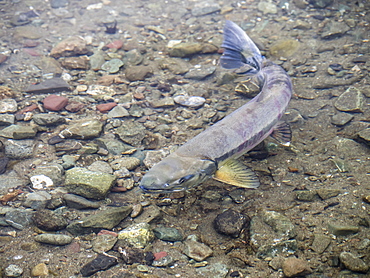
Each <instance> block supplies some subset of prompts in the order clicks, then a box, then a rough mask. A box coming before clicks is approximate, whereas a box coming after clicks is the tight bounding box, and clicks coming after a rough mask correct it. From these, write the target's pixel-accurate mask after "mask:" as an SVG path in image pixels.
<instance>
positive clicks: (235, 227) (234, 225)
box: [213, 209, 250, 237]
mask: <svg viewBox="0 0 370 278" xmlns="http://www.w3.org/2000/svg"><path fill="white" fill-rule="evenodd" d="M249 221H250V218H249V217H248V216H247V215H245V214H243V213H240V212H237V211H235V210H231V209H229V210H226V211H224V212H223V213H220V214H219V215H217V217H216V218H215V220H214V222H213V225H214V227H215V229H216V231H217V232H219V233H221V234H225V235H228V236H232V237H238V236H239V235H240V233H241V231H242V230H243V229H244V228H245V227H247V226H249Z"/></svg>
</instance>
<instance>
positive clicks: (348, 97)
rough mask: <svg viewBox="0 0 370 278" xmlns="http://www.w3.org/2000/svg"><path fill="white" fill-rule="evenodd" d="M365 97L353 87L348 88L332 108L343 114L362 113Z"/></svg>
mask: <svg viewBox="0 0 370 278" xmlns="http://www.w3.org/2000/svg"><path fill="white" fill-rule="evenodd" d="M364 103H365V97H364V95H363V94H362V93H361V92H360V90H358V89H357V88H355V87H350V88H348V89H347V90H346V91H345V92H344V93H343V94H341V95H340V96H339V97H338V99H337V100H336V101H335V102H334V107H335V108H337V109H338V110H339V111H343V112H363V106H364Z"/></svg>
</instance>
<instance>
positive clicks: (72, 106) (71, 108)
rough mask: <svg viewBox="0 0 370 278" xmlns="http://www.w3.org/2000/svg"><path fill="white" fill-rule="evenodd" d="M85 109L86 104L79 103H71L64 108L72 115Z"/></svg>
mask: <svg viewBox="0 0 370 278" xmlns="http://www.w3.org/2000/svg"><path fill="white" fill-rule="evenodd" d="M84 107H85V104H83V103H81V102H78V101H73V100H72V101H69V102H68V104H67V106H66V107H64V109H65V110H67V111H68V112H71V113H76V112H78V111H80V110H81V109H82V108H84Z"/></svg>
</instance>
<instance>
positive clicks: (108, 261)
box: [80, 254, 118, 277]
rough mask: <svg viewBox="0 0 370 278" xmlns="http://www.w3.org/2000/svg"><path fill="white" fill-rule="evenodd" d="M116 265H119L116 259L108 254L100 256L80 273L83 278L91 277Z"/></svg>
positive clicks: (86, 265)
mask: <svg viewBox="0 0 370 278" xmlns="http://www.w3.org/2000/svg"><path fill="white" fill-rule="evenodd" d="M116 264H118V260H117V258H116V257H114V256H111V255H108V254H98V256H97V257H96V258H95V259H93V260H92V261H91V262H88V263H87V264H85V265H84V266H83V267H82V268H81V270H80V273H81V274H82V276H83V277H89V276H91V275H93V274H94V273H96V272H98V271H100V270H106V269H108V268H110V267H112V266H114V265H116Z"/></svg>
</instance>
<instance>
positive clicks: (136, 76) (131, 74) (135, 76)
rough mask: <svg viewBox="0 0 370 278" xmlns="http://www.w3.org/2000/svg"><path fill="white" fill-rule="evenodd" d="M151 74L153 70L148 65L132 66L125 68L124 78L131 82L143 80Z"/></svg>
mask: <svg viewBox="0 0 370 278" xmlns="http://www.w3.org/2000/svg"><path fill="white" fill-rule="evenodd" d="M152 74H153V70H152V68H151V67H149V66H132V67H129V68H127V69H126V72H125V75H126V78H127V79H128V80H129V81H131V82H133V81H138V80H144V79H145V78H147V77H149V76H151V75H152Z"/></svg>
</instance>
